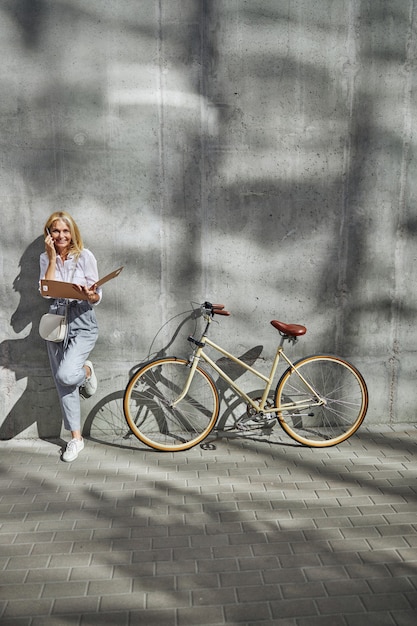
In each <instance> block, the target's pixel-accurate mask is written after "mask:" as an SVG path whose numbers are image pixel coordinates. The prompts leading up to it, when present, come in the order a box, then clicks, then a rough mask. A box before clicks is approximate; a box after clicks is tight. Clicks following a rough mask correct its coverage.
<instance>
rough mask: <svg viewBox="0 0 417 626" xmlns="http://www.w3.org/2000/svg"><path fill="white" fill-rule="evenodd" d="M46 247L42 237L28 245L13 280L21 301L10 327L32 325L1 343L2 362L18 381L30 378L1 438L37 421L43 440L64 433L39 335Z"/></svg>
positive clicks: (17, 328)
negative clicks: (41, 265)
mask: <svg viewBox="0 0 417 626" xmlns="http://www.w3.org/2000/svg"><path fill="white" fill-rule="evenodd" d="M43 249H44V243H43V238H42V237H38V238H37V239H35V240H34V241H33V242H32V243H31V244H30V245H29V246H28V248H27V249H26V250H25V252H24V253H23V255H22V257H21V259H20V261H19V268H20V271H19V274H18V275H17V276H16V278H15V280H14V282H13V289H14V291H16V292H17V293H18V294H19V296H20V301H19V304H18V306H17V309H16V310H15V312H14V313H13V315H12V317H11V319H10V326H11V327H12V329H13V331H14V332H15V333H16V334H20V333H21V332H22V331H24V330H25V329H26V328H27V327H28V326H30V325H31V327H30V331H29V334H28V335H26V336H25V337H23V338H17V339H7V340H5V341H3V342H2V343H1V344H0V365H1V367H2V368H4V369H5V370H8V371H9V372H11V373H13V374H14V376H15V380H16V382H18V381H23V380H24V379H26V380H27V383H26V388H25V389H24V391H23V392H22V393H21V395H20V397H19V398H18V399H17V400H16V402H15V403H14V404H13V406H12V408H11V409H10V410H9V412H8V413H7V415H6V417H5V419H4V421H3V423H2V424H1V426H0V439H12V438H13V437H15V436H16V435H18V434H20V433H22V432H23V431H25V430H26V429H27V428H29V427H30V426H32V425H33V424H36V426H37V429H38V434H39V437H41V438H42V439H50V438H51V439H53V438H58V437H59V436H60V432H61V411H60V408H59V404H58V400H57V396H56V392H55V386H54V384H53V380H52V377H51V374H50V369H49V361H48V357H47V353H46V348H45V343H44V341H43V340H42V339H41V338H40V336H39V334H38V328H39V320H40V318H41V316H42V315H43V313H45V312H46V308H47V307H46V306H45V305H46V303H45V302H44V301H43V299H42V298H41V296H40V295H39V292H38V282H39V255H40V254H41V252H42V251H43Z"/></svg>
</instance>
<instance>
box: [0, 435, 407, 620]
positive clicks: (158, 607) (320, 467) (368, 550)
mask: <svg viewBox="0 0 417 626" xmlns="http://www.w3.org/2000/svg"><path fill="white" fill-rule="evenodd" d="M416 443H417V428H416V427H415V426H414V425H406V426H403V427H396V428H395V429H391V428H388V427H385V428H381V429H378V428H376V427H374V428H373V429H372V430H370V429H366V428H362V429H361V430H360V431H359V432H358V433H357V434H356V435H355V436H354V437H352V438H351V439H350V440H349V441H347V442H345V443H343V444H341V445H340V446H338V447H335V448H328V449H324V450H321V449H308V448H305V447H300V446H298V445H295V444H294V443H293V442H291V440H289V439H288V438H287V437H286V435H285V434H284V433H282V434H281V435H277V438H276V439H275V440H274V441H267V440H265V441H263V440H260V439H258V438H256V437H250V436H249V437H234V438H233V437H230V436H229V437H227V438H226V437H219V438H218V439H217V440H216V441H215V446H216V447H215V448H214V449H202V448H201V447H196V448H194V449H192V450H189V451H187V452H179V453H175V454H171V453H158V452H155V451H152V450H150V449H148V448H144V447H143V446H141V444H139V442H136V440H135V441H134V442H133V443H132V442H126V444H125V445H124V444H123V442H122V440H117V441H110V440H109V439H107V441H106V442H104V443H103V442H99V441H94V440H91V439H90V440H87V443H86V447H85V450H84V451H83V453H82V454H81V455H80V457H79V458H78V459H77V461H75V462H74V463H72V464H65V463H63V462H62V461H61V460H60V455H59V450H60V445H61V442H46V441H34V440H30V441H28V440H12V441H7V442H6V441H3V442H0V455H1V475H0V481H1V485H0V487H1V488H0V571H1V580H0V582H1V587H0V624H1V626H9V625H10V626H11V625H13V626H49V625H53V626H55V625H57V626H58V625H67V624H69V625H71V626H72V625H74V626H90V625H91V626H93V625H106V624H114V625H115V626H131V625H136V624H144V625H145V626H152V625H157V626H165V625H166V626H188V625H192V626H194V625H196V624H201V625H203V626H204V625H205V626H223V625H224V624H235V625H239V626H252V625H254V624H265V625H266V624H268V625H269V624H271V625H273V624H277V625H280V626H315V625H317V626H339V625H340V626H372V625H374V624H375V625H377V626H385V625H387V626H391V625H392V626H406V625H410V626H411V625H412V626H415V624H416V623H417V462H416V460H415V452H416Z"/></svg>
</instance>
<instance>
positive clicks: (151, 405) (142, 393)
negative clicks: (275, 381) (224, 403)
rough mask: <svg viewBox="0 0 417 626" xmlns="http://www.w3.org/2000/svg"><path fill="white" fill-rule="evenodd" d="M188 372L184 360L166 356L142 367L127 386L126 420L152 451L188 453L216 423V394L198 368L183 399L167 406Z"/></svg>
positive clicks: (213, 386) (125, 398)
mask: <svg viewBox="0 0 417 626" xmlns="http://www.w3.org/2000/svg"><path fill="white" fill-rule="evenodd" d="M189 373H190V369H189V367H188V361H187V360H185V359H180V358H176V357H165V358H163V359H157V360H155V361H151V362H150V363H147V364H146V365H145V366H143V367H142V368H141V369H140V370H139V371H138V372H136V373H135V374H134V376H132V378H131V379H130V381H129V383H128V385H127V387H126V390H125V393H124V398H123V411H124V415H125V418H126V421H127V423H128V425H129V427H130V429H131V430H132V432H133V434H134V435H135V436H136V437H137V438H138V439H139V440H140V441H142V442H143V443H145V444H146V445H148V446H150V447H151V448H154V449H155V450H161V451H166V452H178V451H180V450H188V449H189V448H192V447H193V446H195V445H197V444H198V443H200V442H201V441H203V440H204V439H205V438H206V437H207V435H208V434H209V433H210V431H211V430H212V429H213V427H214V425H215V423H216V420H217V417H218V414H219V407H220V403H219V393H218V390H217V387H216V385H215V383H214V381H213V379H212V378H211V376H210V375H209V374H208V373H207V372H206V371H204V370H203V369H201V368H200V367H197V369H196V371H195V374H194V377H193V380H192V382H191V386H190V389H189V390H188V392H187V394H186V396H185V397H184V398H183V400H181V401H180V402H179V403H178V404H177V405H176V406H175V407H171V406H170V403H171V402H172V401H173V400H175V399H176V398H177V397H178V396H179V394H180V392H181V391H182V390H183V388H184V386H185V381H186V378H187V376H188V375H189Z"/></svg>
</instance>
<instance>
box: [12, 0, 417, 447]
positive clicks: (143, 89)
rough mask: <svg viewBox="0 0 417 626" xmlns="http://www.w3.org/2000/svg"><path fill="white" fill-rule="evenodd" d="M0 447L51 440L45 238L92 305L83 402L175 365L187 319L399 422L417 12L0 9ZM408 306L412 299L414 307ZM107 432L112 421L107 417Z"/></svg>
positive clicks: (177, 3) (25, 4) (24, 1)
mask: <svg viewBox="0 0 417 626" xmlns="http://www.w3.org/2000/svg"><path fill="white" fill-rule="evenodd" d="M0 18H1V19H0V53H1V59H2V63H1V98H0V133H1V169H0V193H1V203H2V222H1V223H2V228H1V232H0V239H1V253H0V261H1V278H2V280H1V282H0V301H1V338H0V339H1V366H2V369H1V379H0V386H1V404H0V423H3V425H2V427H1V429H0V435H1V437H12V436H37V434H38V433H39V434H40V435H41V436H55V435H57V434H59V432H60V415H59V411H58V408H57V398H56V394H55V391H54V388H53V385H52V381H51V378H50V373H49V367H48V363H47V360H46V354H45V346H44V345H43V342H42V340H41V339H39V337H38V333H37V327H38V322H39V318H40V316H41V314H42V313H43V312H45V310H46V309H47V303H46V302H45V301H44V300H42V298H40V296H39V295H38V293H37V280H38V257H39V254H40V252H41V251H42V249H43V242H42V238H41V233H42V227H43V224H44V222H45V220H46V218H47V217H48V215H49V214H50V213H51V212H52V211H54V210H56V209H64V210H68V211H69V212H70V213H72V214H73V215H74V217H75V219H76V220H77V221H78V223H79V225H80V227H81V230H82V232H83V235H84V239H85V244H86V246H87V247H89V248H90V249H92V250H93V251H94V253H95V255H96V257H97V259H98V262H99V269H100V274H101V275H104V274H105V273H107V272H109V271H111V270H112V269H114V268H116V267H118V266H119V265H124V266H125V269H124V271H123V272H122V274H121V275H120V277H119V278H117V279H116V280H115V281H112V282H111V283H109V284H108V285H106V286H105V288H104V292H105V293H104V299H103V302H102V303H101V304H100V306H99V307H98V309H97V315H98V319H99V324H100V329H101V334H100V339H99V342H98V344H97V346H96V349H95V351H94V353H93V360H94V362H95V363H96V367H97V373H98V375H99V379H100V388H99V392H98V394H97V395H96V396H95V397H94V398H93V399H90V400H88V401H85V402H84V403H83V416H84V418H85V419H88V420H90V421H91V420H92V419H93V418H94V417H95V416H96V415H97V413H98V411H99V410H101V409H103V407H105V406H107V408H108V406H109V405H108V404H106V403H107V402H108V400H109V399H110V400H113V401H114V402H113V405H114V406H115V407H117V408H115V409H114V410H115V411H116V412H117V411H120V396H121V394H122V391H123V389H124V387H125V385H126V383H127V380H128V377H129V372H130V371H131V370H132V368H134V367H135V366H137V365H138V364H139V363H140V362H142V361H144V360H146V359H147V358H149V356H151V355H156V354H163V353H166V352H170V353H178V354H187V352H188V347H187V344H186V342H185V341H184V338H185V337H186V336H187V334H188V333H189V332H190V331H192V330H193V329H194V327H195V325H196V324H197V326H198V320H197V321H196V320H194V319H192V315H190V313H189V311H190V310H191V309H192V306H191V302H200V301H202V300H204V299H209V300H210V299H211V300H212V301H220V302H224V303H225V304H226V305H227V307H228V308H229V309H230V310H231V311H232V313H233V316H232V317H230V318H222V319H221V323H220V325H216V326H215V328H214V329H213V330H214V337H215V338H216V339H218V340H219V341H220V342H223V343H224V344H225V345H226V346H229V347H230V348H233V350H236V352H237V353H238V354H241V355H242V354H245V353H247V352H250V353H256V354H258V355H260V358H259V359H258V361H257V363H258V364H259V367H260V368H263V367H267V365H268V361H269V359H270V357H271V354H272V351H273V347H274V345H275V340H276V338H277V336H276V334H275V333H276V331H274V329H273V328H272V327H271V326H270V324H269V322H270V320H271V319H281V320H283V321H287V322H299V323H303V324H305V325H306V326H307V327H308V333H307V335H306V337H305V338H303V339H302V340H301V341H300V342H299V343H298V345H297V346H296V348H295V349H294V350H293V355H294V356H301V355H302V354H307V353H311V352H316V351H330V352H336V353H339V354H341V355H343V356H346V357H347V358H349V359H351V360H352V361H353V362H354V363H355V364H357V365H358V366H359V368H360V369H361V370H362V371H363V374H364V376H365V378H366V380H367V382H368V385H369V390H370V396H371V404H370V409H369V414H368V418H367V420H368V422H369V423H374V424H386V423H395V422H412V421H414V419H415V414H414V397H415V374H416V364H415V343H416V338H417V333H416V331H415V328H414V324H413V322H414V315H415V310H416V305H417V302H416V290H415V289H414V281H413V280H412V277H413V275H414V270H415V259H416V254H417V246H416V242H415V235H416V232H417V219H416V215H415V208H414V207H415V200H416V191H417V190H416V179H417V177H416V171H415V169H416V161H415V158H414V152H415V131H414V127H415V113H416V98H415V86H416V24H417V7H416V5H415V2H413V1H411V0H391V1H388V0H368V1H365V0H363V1H359V0H316V1H315V2H312V1H311V0H292V1H291V2H289V1H287V0H285V1H284V0H247V1H245V0H222V1H220V0H217V1H216V0H212V1H203V0H200V1H198V0H182V1H181V0H136V1H135V0H88V2H86V1H85V0H49V1H47V0H2V2H1V3H0ZM410 287H411V289H410ZM110 412H111V411H110Z"/></svg>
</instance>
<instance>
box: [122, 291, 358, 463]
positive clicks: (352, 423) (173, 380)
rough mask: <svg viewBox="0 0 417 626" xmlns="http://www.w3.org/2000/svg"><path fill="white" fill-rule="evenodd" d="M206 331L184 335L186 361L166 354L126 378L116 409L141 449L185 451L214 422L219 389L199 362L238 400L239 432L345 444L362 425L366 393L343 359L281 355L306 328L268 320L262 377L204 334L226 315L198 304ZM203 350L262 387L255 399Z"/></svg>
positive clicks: (217, 308) (314, 443)
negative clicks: (277, 432) (270, 345)
mask: <svg viewBox="0 0 417 626" xmlns="http://www.w3.org/2000/svg"><path fill="white" fill-rule="evenodd" d="M201 311H202V315H203V317H204V320H205V328H204V331H203V333H202V335H201V338H199V339H196V338H195V337H191V336H190V337H188V341H189V342H191V343H192V344H193V346H194V349H193V354H192V355H191V356H190V358H189V359H183V358H176V357H165V358H159V359H156V360H154V361H151V362H149V363H147V364H146V365H144V366H143V367H141V368H140V369H139V370H138V371H137V372H136V373H135V374H134V375H133V376H132V378H131V379H130V381H129V383H128V385H127V387H126V391H125V393H124V398H123V410H124V415H125V418H126V421H127V423H128V425H129V427H130V429H131V431H132V433H133V434H134V435H135V436H136V437H137V438H138V439H139V440H140V441H142V442H143V443H145V444H146V445H148V446H150V447H152V448H155V449H156V450H163V451H171V452H173V451H179V450H187V449H188V448H191V447H193V446H195V445H197V444H199V443H201V442H203V441H204V439H205V438H206V437H207V435H209V434H210V432H211V431H212V430H213V428H214V426H215V425H216V422H217V418H218V415H219V410H220V399H219V391H218V388H217V386H216V383H215V382H214V380H213V378H212V377H211V376H210V374H209V373H208V372H206V370H205V369H203V368H202V367H201V364H202V362H204V363H206V364H207V365H209V366H210V367H211V368H212V369H213V370H214V371H215V372H217V374H218V375H219V376H220V377H221V378H222V379H223V380H224V381H225V382H226V383H227V384H228V385H229V386H230V387H231V388H232V389H233V390H234V391H235V393H236V394H237V395H238V396H240V397H241V398H243V400H244V402H245V403H246V405H247V410H246V412H245V415H244V416H242V417H240V418H239V419H238V421H237V422H236V424H235V427H236V428H237V429H239V430H242V431H248V430H254V429H263V431H265V429H268V428H273V426H274V425H275V424H277V423H278V424H279V425H280V426H281V427H282V428H283V429H284V431H285V432H286V433H287V434H288V435H289V436H290V437H292V438H293V439H294V440H295V441H297V442H299V443H301V444H304V445H306V446H312V447H318V448H320V447H321V448H322V447H327V446H334V445H336V444H339V443H341V442H342V441H345V440H346V439H347V438H348V437H350V436H351V435H353V433H355V432H356V430H357V429H358V428H359V426H360V425H361V423H362V422H363V420H364V418H365V415H366V411H367V408H368V390H367V387H366V383H365V381H364V379H363V377H362V375H361V374H360V372H359V371H358V370H357V369H356V367H354V366H353V365H351V364H350V363H348V361H346V360H345V359H343V358H340V357H337V356H332V355H327V354H326V355H324V354H317V355H313V356H308V357H304V358H302V359H300V360H298V361H296V362H295V363H292V362H291V361H290V359H289V358H288V357H287V355H286V354H285V353H284V350H283V344H284V342H285V341H289V342H295V341H296V340H297V338H298V337H300V336H302V335H304V334H305V333H306V331H307V329H306V327H305V326H301V325H299V324H285V323H283V322H280V321H278V320H272V321H271V324H272V326H273V327H274V328H275V329H276V330H277V331H278V332H279V334H280V336H281V341H280V343H279V345H278V347H277V351H276V354H275V358H274V360H273V363H272V367H271V370H270V372H269V375H264V374H262V373H261V372H259V371H258V370H256V369H255V368H254V367H252V366H251V365H248V364H247V363H245V362H244V361H242V360H241V359H240V358H238V357H236V356H234V355H232V354H231V353H230V352H228V351H227V350H225V349H224V348H222V347H221V346H219V345H217V344H216V343H214V341H212V340H211V339H210V338H209V337H208V336H207V334H208V330H209V327H210V324H211V322H212V320H213V317H214V315H230V313H229V312H228V311H226V310H225V309H224V306H223V305H216V304H211V303H209V302H205V303H204V304H202V305H201ZM206 348H212V349H213V350H215V351H216V352H218V353H220V354H221V355H223V357H227V358H228V359H230V360H231V361H232V362H234V363H235V364H237V365H239V366H241V367H242V368H244V370H247V371H249V372H250V373H251V374H253V375H254V376H255V377H257V378H259V379H260V380H262V381H263V382H264V384H265V387H264V389H263V391H262V392H261V397H260V398H255V399H254V398H252V397H251V396H250V395H249V394H248V393H246V392H245V391H244V390H243V389H241V388H240V386H239V385H238V384H237V383H236V381H233V380H232V379H231V378H230V376H228V374H227V373H226V372H225V371H224V369H222V367H220V366H219V364H218V363H216V362H215V361H213V359H212V358H211V357H210V356H209V355H208V354H206V351H205V350H206ZM281 358H282V359H283V360H284V361H285V362H286V364H287V365H288V368H287V369H286V370H285V371H284V373H283V374H282V376H281V377H280V379H279V381H278V384H277V386H276V390H275V394H274V395H273V396H272V397H273V400H271V388H272V384H273V381H274V378H275V375H276V371H277V367H278V363H279V361H280V360H281Z"/></svg>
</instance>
